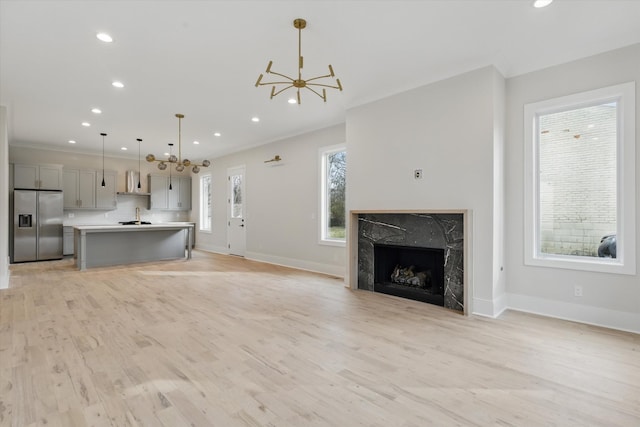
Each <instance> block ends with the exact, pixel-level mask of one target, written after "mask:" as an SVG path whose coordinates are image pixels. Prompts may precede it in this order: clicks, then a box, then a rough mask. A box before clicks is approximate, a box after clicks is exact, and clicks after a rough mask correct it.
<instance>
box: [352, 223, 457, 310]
mask: <svg viewBox="0 0 640 427" xmlns="http://www.w3.org/2000/svg"><path fill="white" fill-rule="evenodd" d="M465 212H466V211H458V212H450V213H449V212H441V211H440V212H433V213H431V212H402V213H387V212H383V213H372V212H363V213H357V212H353V211H352V221H357V222H355V223H354V222H352V226H355V227H354V228H356V227H357V228H356V229H357V236H354V238H356V237H357V238H356V239H355V240H356V241H357V245H356V246H355V248H354V249H355V252H354V254H355V255H356V257H355V259H356V260H357V268H356V271H355V275H356V276H357V277H355V276H354V279H355V280H356V282H355V284H356V287H357V289H363V290H368V291H373V292H379V293H385V294H392V295H395V296H399V297H403V298H410V299H414V300H417V301H422V302H426V303H430V304H436V305H439V306H444V307H445V308H449V309H452V310H456V311H460V312H464V277H465V274H464V250H465V249H464V248H465V244H464V236H465V230H464V227H465ZM392 276H395V278H396V280H392ZM427 282H428V283H427Z"/></svg>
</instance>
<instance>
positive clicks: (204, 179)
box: [200, 175, 211, 231]
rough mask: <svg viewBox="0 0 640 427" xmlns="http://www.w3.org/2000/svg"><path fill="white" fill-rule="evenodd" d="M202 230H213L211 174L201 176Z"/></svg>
mask: <svg viewBox="0 0 640 427" xmlns="http://www.w3.org/2000/svg"><path fill="white" fill-rule="evenodd" d="M200 231H211V175H202V176H201V177H200Z"/></svg>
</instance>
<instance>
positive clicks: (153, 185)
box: [149, 175, 191, 211]
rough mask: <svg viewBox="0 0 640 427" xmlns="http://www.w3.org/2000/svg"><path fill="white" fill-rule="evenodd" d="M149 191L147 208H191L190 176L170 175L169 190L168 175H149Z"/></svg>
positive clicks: (184, 209) (183, 209) (179, 209)
mask: <svg viewBox="0 0 640 427" xmlns="http://www.w3.org/2000/svg"><path fill="white" fill-rule="evenodd" d="M149 191H150V192H151V197H150V199H149V209H162V210H173V211H176V210H177V211H188V210H191V177H190V176H172V177H171V190H170V189H169V177H168V176H164V175H149Z"/></svg>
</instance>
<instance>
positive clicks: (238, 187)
mask: <svg viewBox="0 0 640 427" xmlns="http://www.w3.org/2000/svg"><path fill="white" fill-rule="evenodd" d="M244 175H245V168H244V166H236V167H233V168H229V169H227V182H228V185H227V204H228V208H227V244H228V248H229V254H230V255H237V256H242V257H243V256H244V254H245V251H246V246H247V238H246V222H245V217H246V212H245V210H246V205H247V198H246V192H245V177H244Z"/></svg>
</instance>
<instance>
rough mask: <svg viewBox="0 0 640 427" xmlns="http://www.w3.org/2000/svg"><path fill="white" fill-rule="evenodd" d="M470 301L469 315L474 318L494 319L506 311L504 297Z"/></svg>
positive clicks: (505, 298) (505, 299) (505, 297)
mask: <svg viewBox="0 0 640 427" xmlns="http://www.w3.org/2000/svg"><path fill="white" fill-rule="evenodd" d="M472 301H473V307H471V313H472V314H474V315H476V316H483V317H491V318H493V319H495V318H496V317H498V316H500V315H501V314H502V313H503V312H504V311H505V310H507V309H508V307H507V296H506V295H503V296H501V297H498V298H496V299H495V300H486V299H482V298H473V299H472Z"/></svg>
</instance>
